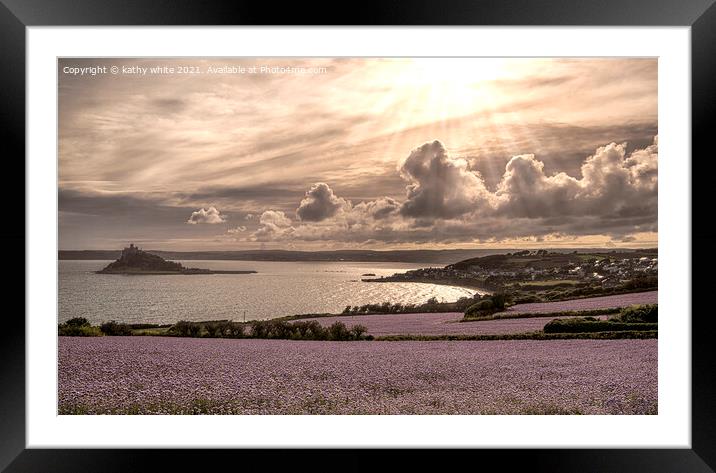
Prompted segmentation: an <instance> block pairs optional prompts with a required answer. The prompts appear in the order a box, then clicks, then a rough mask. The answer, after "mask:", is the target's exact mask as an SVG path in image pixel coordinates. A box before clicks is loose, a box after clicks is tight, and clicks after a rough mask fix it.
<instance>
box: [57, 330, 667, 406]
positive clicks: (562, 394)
mask: <svg viewBox="0 0 716 473" xmlns="http://www.w3.org/2000/svg"><path fill="white" fill-rule="evenodd" d="M461 325H465V324H461ZM58 394H59V406H58V409H59V413H60V414H656V413H657V340H550V341H537V340H522V341H477V342H470V341H460V342H447V341H440V342H415V341H411V342H312V341H288V340H231V339H194V338H170V337H86V338H84V337H59V393H58Z"/></svg>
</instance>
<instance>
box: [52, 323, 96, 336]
mask: <svg viewBox="0 0 716 473" xmlns="http://www.w3.org/2000/svg"><path fill="white" fill-rule="evenodd" d="M57 328H58V330H57V333H58V335H60V336H63V337H101V336H102V331H101V330H100V329H99V328H98V327H92V326H91V325H89V324H87V325H67V324H60V325H58V327H57Z"/></svg>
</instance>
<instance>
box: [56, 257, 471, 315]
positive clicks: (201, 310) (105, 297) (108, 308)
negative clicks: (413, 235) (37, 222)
mask: <svg viewBox="0 0 716 473" xmlns="http://www.w3.org/2000/svg"><path fill="white" fill-rule="evenodd" d="M110 262H111V261H98V260H89V261H88V260H81V261H80V260H60V261H59V283H58V286H59V287H58V290H59V304H58V305H59V307H58V322H59V323H62V322H64V321H66V320H68V319H71V318H73V317H85V318H86V319H87V320H89V321H90V322H91V323H93V324H99V323H102V322H106V321H109V320H116V321H118V322H125V323H156V324H168V323H174V322H177V321H179V320H190V321H202V320H223V319H228V320H236V321H243V320H247V321H249V320H265V319H272V318H276V317H282V316H286V315H296V314H313V313H339V312H341V311H342V310H343V309H344V308H345V307H346V306H347V305H363V304H374V303H382V302H391V303H397V302H400V303H403V304H420V303H423V302H426V301H427V300H428V299H430V298H431V297H436V298H437V299H438V300H439V301H446V302H447V301H455V300H457V299H459V298H460V297H466V296H467V297H469V296H472V295H474V294H475V293H476V292H479V291H476V290H474V289H468V288H463V287H455V286H446V285H438V284H427V283H403V282H389V283H370V282H361V278H369V277H373V276H366V275H368V274H375V275H376V276H390V275H392V274H394V273H398V272H404V271H407V270H410V269H416V268H421V267H429V266H431V265H430V264H420V263H375V262H371V263H357V262H271V261H221V260H210V261H200V260H191V261H180V262H181V263H182V264H183V265H184V266H188V267H194V268H208V269H213V270H254V271H257V273H256V274H208V275H131V276H128V275H117V274H95V271H97V270H100V269H102V268H103V267H105V266H106V265H107V264H109V263H110ZM433 265H434V264H433Z"/></svg>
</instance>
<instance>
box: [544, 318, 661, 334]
mask: <svg viewBox="0 0 716 473" xmlns="http://www.w3.org/2000/svg"><path fill="white" fill-rule="evenodd" d="M657 328H658V326H657V324H653V323H624V322H612V321H610V320H587V319H586V318H584V317H575V318H570V319H554V320H552V321H551V322H548V323H547V324H546V325H545V326H544V329H543V331H544V333H583V332H620V331H625V330H628V331H652V330H657Z"/></svg>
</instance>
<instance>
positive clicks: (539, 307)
mask: <svg viewBox="0 0 716 473" xmlns="http://www.w3.org/2000/svg"><path fill="white" fill-rule="evenodd" d="M658 302H659V291H647V292H633V293H629V294H616V295H613V296H602V297H587V298H584V299H572V300H568V301H555V302H532V303H529V304H516V305H513V306H512V307H510V308H509V309H507V310H506V311H505V312H520V313H549V312H560V311H565V310H592V309H609V308H612V307H626V306H629V305H633V304H657V303H658Z"/></svg>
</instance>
